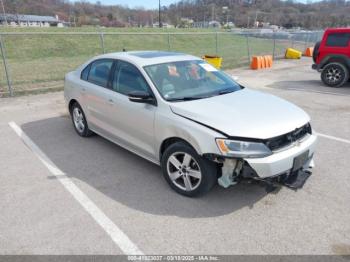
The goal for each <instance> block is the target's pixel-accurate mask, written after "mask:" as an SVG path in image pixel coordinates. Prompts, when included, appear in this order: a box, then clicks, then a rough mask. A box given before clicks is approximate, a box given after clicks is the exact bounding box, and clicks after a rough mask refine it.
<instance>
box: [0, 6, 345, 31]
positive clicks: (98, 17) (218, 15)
mask: <svg viewBox="0 0 350 262" xmlns="http://www.w3.org/2000/svg"><path fill="white" fill-rule="evenodd" d="M3 1H4V6H5V11H6V12H7V13H14V14H16V13H17V14H34V15H58V16H59V18H60V19H62V20H64V21H67V22H70V23H71V24H72V25H74V26H82V25H100V26H106V27H128V26H139V27H143V26H152V25H153V24H154V23H155V22H157V21H158V18H159V17H158V10H147V9H144V8H141V7H139V8H129V7H127V6H121V5H113V6H106V5H102V4H101V2H99V1H97V2H96V3H94V4H92V3H89V2H86V1H78V2H74V3H72V2H70V1H68V0H3ZM161 11H162V12H161V21H162V22H163V23H169V24H172V25H174V26H181V25H182V21H183V20H184V19H187V20H191V21H195V22H209V21H212V20H215V21H218V22H220V23H221V24H225V23H227V22H233V23H234V24H235V25H236V26H237V27H253V26H254V23H255V22H256V21H259V22H266V23H267V22H268V23H270V24H274V25H278V26H283V27H285V28H291V27H302V28H305V29H321V28H325V27H335V26H350V1H346V0H324V1H320V2H312V1H307V3H300V2H297V1H293V0H287V1H281V0H182V1H178V2H177V3H174V4H171V5H169V6H162V7H161Z"/></svg>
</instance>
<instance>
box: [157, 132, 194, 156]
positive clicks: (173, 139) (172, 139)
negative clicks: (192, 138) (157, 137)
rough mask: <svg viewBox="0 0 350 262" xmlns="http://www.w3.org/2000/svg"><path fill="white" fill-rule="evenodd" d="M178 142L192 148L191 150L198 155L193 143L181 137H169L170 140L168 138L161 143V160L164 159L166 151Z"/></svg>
mask: <svg viewBox="0 0 350 262" xmlns="http://www.w3.org/2000/svg"><path fill="white" fill-rule="evenodd" d="M178 142H182V143H184V144H186V145H188V146H190V147H191V148H193V149H194V150H195V151H196V152H197V153H198V151H197V150H196V148H195V147H194V146H192V145H191V143H190V142H188V141H186V140H185V139H183V138H180V137H176V136H174V137H168V138H166V139H165V140H163V142H162V143H161V145H160V147H159V160H161V159H162V156H163V154H164V152H165V150H166V149H167V148H168V147H169V146H171V145H173V144H175V143H178Z"/></svg>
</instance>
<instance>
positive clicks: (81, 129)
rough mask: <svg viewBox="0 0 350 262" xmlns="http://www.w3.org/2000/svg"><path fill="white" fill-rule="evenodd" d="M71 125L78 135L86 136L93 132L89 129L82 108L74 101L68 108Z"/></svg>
mask: <svg viewBox="0 0 350 262" xmlns="http://www.w3.org/2000/svg"><path fill="white" fill-rule="evenodd" d="M70 113H71V117H72V121H73V126H74V129H75V131H76V132H77V133H78V135H80V136H82V137H88V136H91V135H92V134H93V132H92V131H91V130H90V129H89V127H88V124H87V121H86V118H85V114H84V111H83V109H82V108H81V106H80V105H79V104H78V103H74V104H73V105H72V107H71V109H70Z"/></svg>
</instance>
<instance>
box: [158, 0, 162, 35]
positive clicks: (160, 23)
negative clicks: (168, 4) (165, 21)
mask: <svg viewBox="0 0 350 262" xmlns="http://www.w3.org/2000/svg"><path fill="white" fill-rule="evenodd" d="M158 23H159V28H161V27H163V25H162V18H161V6H160V0H159V18H158Z"/></svg>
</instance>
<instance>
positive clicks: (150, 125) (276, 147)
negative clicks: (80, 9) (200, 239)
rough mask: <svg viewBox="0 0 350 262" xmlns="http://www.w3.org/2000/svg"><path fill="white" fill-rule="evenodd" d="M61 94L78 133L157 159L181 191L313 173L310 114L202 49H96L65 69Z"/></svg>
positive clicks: (294, 181)
mask: <svg viewBox="0 0 350 262" xmlns="http://www.w3.org/2000/svg"><path fill="white" fill-rule="evenodd" d="M64 95H65V100H66V102H67V108H68V110H69V112H70V114H71V116H72V121H73V125H74V128H75V130H76V132H77V133H78V135H80V136H83V137H87V136H90V135H92V134H99V135H101V136H103V137H105V138H106V139H109V140H110V141H112V142H114V143H116V144H118V145H119V146H121V147H124V148H126V149H128V150H130V151H132V152H133V153H135V154H137V155H139V156H141V157H143V158H145V159H147V160H149V161H152V162H154V163H156V164H158V165H160V166H161V168H162V172H163V175H164V177H165V179H166V180H167V182H168V183H169V185H170V186H171V187H172V188H173V189H174V190H175V191H177V192H178V193H180V194H183V195H185V196H198V195H201V194H204V193H206V192H208V191H209V190H210V189H211V188H212V187H213V186H214V185H215V184H217V183H218V184H219V185H221V186H223V187H225V188H226V187H229V186H231V185H235V184H237V183H239V182H240V181H242V180H245V179H252V180H256V181H261V182H264V183H266V184H268V185H277V184H282V185H286V186H288V187H291V188H300V187H302V185H303V184H304V182H305V181H306V179H307V178H308V177H309V175H310V174H311V171H310V168H311V167H312V166H313V155H314V151H315V143H316V140H317V137H316V135H315V134H313V132H312V128H311V126H310V124H309V121H310V118H309V116H308V115H307V114H306V113H305V112H304V111H303V110H301V109H300V108H298V107H296V106H295V105H293V104H291V103H289V102H287V101H285V100H282V99H280V98H278V97H275V96H272V95H269V94H264V93H261V92H258V91H253V90H250V89H248V88H245V87H243V86H241V85H239V84H238V83H237V82H236V81H234V80H233V79H232V78H231V77H230V76H228V75H226V74H225V73H224V72H222V71H220V70H217V69H216V68H215V67H213V66H211V65H210V64H208V63H206V62H205V61H203V60H202V59H200V58H198V57H194V56H191V55H185V54H180V53H173V52H161V51H139V52H122V53H112V54H106V55H102V56H98V57H95V58H93V59H91V60H89V61H87V62H86V63H85V64H83V65H82V66H80V67H79V68H78V69H77V70H75V71H73V72H70V73H68V74H67V75H66V77H65V89H64Z"/></svg>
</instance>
